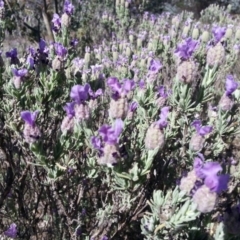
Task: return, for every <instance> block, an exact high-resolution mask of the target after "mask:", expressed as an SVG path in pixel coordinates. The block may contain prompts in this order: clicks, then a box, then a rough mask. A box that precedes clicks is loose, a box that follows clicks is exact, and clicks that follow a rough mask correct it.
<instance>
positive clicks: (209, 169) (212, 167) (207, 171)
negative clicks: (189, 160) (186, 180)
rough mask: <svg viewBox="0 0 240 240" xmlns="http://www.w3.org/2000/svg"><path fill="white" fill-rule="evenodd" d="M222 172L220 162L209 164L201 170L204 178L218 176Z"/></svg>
mask: <svg viewBox="0 0 240 240" xmlns="http://www.w3.org/2000/svg"><path fill="white" fill-rule="evenodd" d="M220 171H222V167H221V165H220V164H219V163H218V162H207V163H205V164H204V166H203V167H202V169H201V175H202V178H205V177H208V176H213V175H217V173H218V172H220Z"/></svg>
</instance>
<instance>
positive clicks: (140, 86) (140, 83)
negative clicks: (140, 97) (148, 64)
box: [138, 79, 146, 89]
mask: <svg viewBox="0 0 240 240" xmlns="http://www.w3.org/2000/svg"><path fill="white" fill-rule="evenodd" d="M138 85H139V88H140V89H144V88H145V86H146V84H145V82H144V80H142V79H141V80H140V81H139V83H138Z"/></svg>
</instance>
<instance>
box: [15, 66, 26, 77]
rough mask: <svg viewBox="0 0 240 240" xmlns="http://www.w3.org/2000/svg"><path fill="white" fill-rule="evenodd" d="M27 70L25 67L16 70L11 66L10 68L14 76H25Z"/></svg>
mask: <svg viewBox="0 0 240 240" xmlns="http://www.w3.org/2000/svg"><path fill="white" fill-rule="evenodd" d="M27 72H28V70H27V69H25V68H23V69H19V70H17V69H16V68H13V69H12V73H13V74H14V76H16V77H21V78H22V77H25V76H26V75H27Z"/></svg>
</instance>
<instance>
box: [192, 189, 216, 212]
mask: <svg viewBox="0 0 240 240" xmlns="http://www.w3.org/2000/svg"><path fill="white" fill-rule="evenodd" d="M193 202H194V203H196V204H197V209H198V211H200V212H201V213H208V212H211V211H212V210H213V209H214V207H215V205H216V202H217V193H216V192H211V191H210V189H209V188H208V187H207V186H205V185H202V186H201V187H200V188H198V190H197V191H196V192H195V193H194V195H193Z"/></svg>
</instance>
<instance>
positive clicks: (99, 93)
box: [88, 87, 103, 99]
mask: <svg viewBox="0 0 240 240" xmlns="http://www.w3.org/2000/svg"><path fill="white" fill-rule="evenodd" d="M88 94H89V96H90V97H91V99H96V98H97V97H99V96H101V95H102V94H103V90H102V89H101V88H99V89H98V90H97V91H96V92H94V91H93V90H92V89H91V87H89V90H88Z"/></svg>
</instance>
